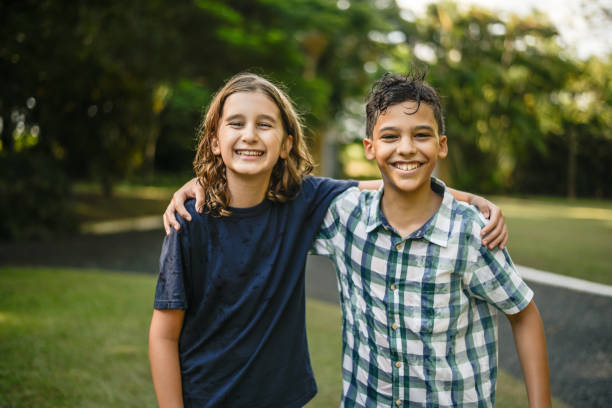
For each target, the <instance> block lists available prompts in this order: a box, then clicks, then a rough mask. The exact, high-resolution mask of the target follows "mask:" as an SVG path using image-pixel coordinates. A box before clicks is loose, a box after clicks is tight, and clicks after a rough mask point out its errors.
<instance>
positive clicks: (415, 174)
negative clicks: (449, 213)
mask: <svg viewBox="0 0 612 408" xmlns="http://www.w3.org/2000/svg"><path fill="white" fill-rule="evenodd" d="M416 109H417V103H416V102H414V101H405V102H402V103H398V104H395V105H391V106H389V107H388V108H387V109H386V110H385V111H384V112H383V113H381V114H380V115H379V116H378V118H377V120H376V123H375V124H374V128H373V135H372V138H371V139H364V141H363V145H364V147H365V152H366V157H367V158H368V159H369V160H376V163H377V164H378V168H379V169H380V172H381V174H382V177H383V181H384V183H385V191H387V189H390V190H392V191H393V192H397V193H401V194H405V193H410V194H411V193H417V192H419V191H426V190H427V191H428V190H429V189H430V177H431V174H432V173H433V171H434V168H435V166H436V162H437V160H438V158H444V157H446V154H447V145H446V136H444V135H439V134H438V125H437V123H436V120H435V117H434V113H433V110H432V108H431V107H430V106H429V105H428V104H426V103H423V102H422V103H421V104H420V106H419V109H418V110H417V111H416V112H415V110H416Z"/></svg>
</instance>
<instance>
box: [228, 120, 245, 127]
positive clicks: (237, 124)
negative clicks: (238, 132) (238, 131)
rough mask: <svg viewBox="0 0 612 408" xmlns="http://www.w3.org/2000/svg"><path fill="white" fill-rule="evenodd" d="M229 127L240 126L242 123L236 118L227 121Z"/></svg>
mask: <svg viewBox="0 0 612 408" xmlns="http://www.w3.org/2000/svg"><path fill="white" fill-rule="evenodd" d="M228 125H230V126H231V127H242V126H243V125H244V124H243V123H242V122H240V121H238V120H233V121H231V122H229V123H228Z"/></svg>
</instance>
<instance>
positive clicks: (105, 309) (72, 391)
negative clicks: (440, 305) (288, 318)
mask: <svg viewBox="0 0 612 408" xmlns="http://www.w3.org/2000/svg"><path fill="white" fill-rule="evenodd" d="M154 286H155V278H154V277H151V276H146V275H136V274H120V273H112V272H102V271H88V270H76V269H50V268H7V267H3V268H0V356H2V358H0V407H3V408H18V407H24V408H25V407H40V408H45V407H54V408H55V407H153V406H155V397H154V393H153V387H152V383H151V379H150V372H149V366H148V359H147V332H148V326H149V322H150V318H151V313H152V310H151V307H152V298H153V291H154ZM307 308H308V309H307V314H308V333H309V342H310V351H311V357H312V363H313V368H314V371H315V374H316V378H317V383H318V385H319V393H318V395H317V397H316V398H315V399H314V400H313V401H312V402H311V403H310V404H309V405H308V407H309V408H328V407H334V406H337V403H338V400H339V395H340V391H341V384H340V347H341V342H340V326H339V322H340V310H339V309H338V307H336V306H334V305H330V304H327V303H322V302H318V301H314V300H309V302H308V305H307ZM497 394H498V402H497V404H496V407H501V408H504V407H517V408H518V407H525V406H527V399H526V394H525V391H524V388H523V385H522V382H521V381H518V380H516V379H514V378H512V377H511V376H509V375H507V374H505V373H503V372H502V373H501V375H500V379H499V385H498V393H497ZM555 406H556V407H562V406H563V405H562V404H555Z"/></svg>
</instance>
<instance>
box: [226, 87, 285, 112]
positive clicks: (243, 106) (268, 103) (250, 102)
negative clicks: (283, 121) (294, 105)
mask: <svg viewBox="0 0 612 408" xmlns="http://www.w3.org/2000/svg"><path fill="white" fill-rule="evenodd" d="M233 115H243V116H259V115H268V116H272V117H275V118H277V119H278V118H280V110H279V109H278V106H277V105H276V103H275V102H274V101H273V100H272V98H270V97H269V96H268V95H266V94H264V93H262V92H259V91H253V92H236V93H233V94H231V95H230V96H228V97H227V99H226V100H225V103H224V104H223V117H228V116H233Z"/></svg>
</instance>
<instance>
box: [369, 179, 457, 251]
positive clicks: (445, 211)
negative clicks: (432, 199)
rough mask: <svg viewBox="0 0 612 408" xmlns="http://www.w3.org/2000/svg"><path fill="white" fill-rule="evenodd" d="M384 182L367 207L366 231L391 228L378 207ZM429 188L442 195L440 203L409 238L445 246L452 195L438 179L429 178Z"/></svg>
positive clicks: (451, 209) (449, 221) (448, 231)
mask: <svg viewBox="0 0 612 408" xmlns="http://www.w3.org/2000/svg"><path fill="white" fill-rule="evenodd" d="M383 188H384V184H383V185H381V186H380V188H379V189H378V190H377V191H376V193H374V197H373V199H372V201H371V203H370V207H369V209H368V219H367V225H366V231H367V232H368V233H370V232H372V231H374V230H375V229H376V228H378V227H383V228H384V229H386V230H392V227H391V226H390V225H389V223H388V221H387V220H386V219H385V217H384V214H383V213H382V210H381V208H380V202H381V199H382V195H383ZM431 189H432V190H433V191H435V192H436V193H438V194H440V195H441V196H442V204H440V208H439V209H438V211H436V213H435V214H434V215H433V216H432V217H431V218H430V219H429V221H427V222H426V223H425V224H424V225H423V226H422V227H421V228H419V229H418V230H416V231H415V232H413V233H412V234H410V236H409V237H408V238H409V239H417V238H424V239H426V240H428V241H429V242H431V243H433V244H436V245H439V246H442V247H446V246H447V245H448V237H449V235H450V232H451V231H450V229H451V216H452V211H453V202H454V200H455V199H454V198H453V196H452V195H451V194H450V193H449V192H448V189H447V188H446V185H445V184H444V182H443V181H442V180H440V179H437V178H435V177H432V178H431Z"/></svg>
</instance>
